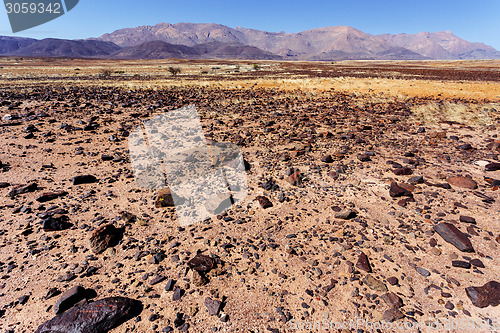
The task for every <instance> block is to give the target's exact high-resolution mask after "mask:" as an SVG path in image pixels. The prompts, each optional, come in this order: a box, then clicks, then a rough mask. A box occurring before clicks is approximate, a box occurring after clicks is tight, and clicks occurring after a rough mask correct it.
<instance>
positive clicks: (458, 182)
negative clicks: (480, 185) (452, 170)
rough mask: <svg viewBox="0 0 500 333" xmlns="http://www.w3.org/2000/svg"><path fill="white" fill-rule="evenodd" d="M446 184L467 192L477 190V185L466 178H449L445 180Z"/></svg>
mask: <svg viewBox="0 0 500 333" xmlns="http://www.w3.org/2000/svg"><path fill="white" fill-rule="evenodd" d="M447 181H448V183H449V184H450V185H452V186H456V187H461V188H466V189H469V190H475V189H476V188H477V183H476V182H475V181H473V180H472V179H470V178H467V177H461V176H456V177H450V178H448V179H447Z"/></svg>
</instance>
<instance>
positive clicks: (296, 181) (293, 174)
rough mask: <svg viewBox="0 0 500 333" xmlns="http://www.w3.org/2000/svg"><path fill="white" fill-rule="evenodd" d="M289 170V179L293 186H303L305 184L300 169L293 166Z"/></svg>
mask: <svg viewBox="0 0 500 333" xmlns="http://www.w3.org/2000/svg"><path fill="white" fill-rule="evenodd" d="M289 170H290V172H289V175H288V178H287V181H288V182H289V183H290V184H292V185H293V186H298V187H301V186H302V185H303V184H302V174H301V173H300V170H299V169H294V168H291V169H289ZM287 173H288V172H287Z"/></svg>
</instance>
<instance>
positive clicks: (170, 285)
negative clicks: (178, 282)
mask: <svg viewBox="0 0 500 333" xmlns="http://www.w3.org/2000/svg"><path fill="white" fill-rule="evenodd" d="M174 284H175V281H174V280H172V279H168V281H167V283H166V284H165V290H166V291H172V290H173V289H174Z"/></svg>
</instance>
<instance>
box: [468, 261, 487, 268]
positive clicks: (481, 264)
mask: <svg viewBox="0 0 500 333" xmlns="http://www.w3.org/2000/svg"><path fill="white" fill-rule="evenodd" d="M470 263H471V265H472V266H475V267H479V268H485V267H484V264H483V262H482V261H481V260H479V259H472V260H471V261H470Z"/></svg>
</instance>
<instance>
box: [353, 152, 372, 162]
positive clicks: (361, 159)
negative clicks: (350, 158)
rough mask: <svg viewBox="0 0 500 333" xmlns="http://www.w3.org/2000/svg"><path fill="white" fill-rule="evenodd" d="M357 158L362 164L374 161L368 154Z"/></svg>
mask: <svg viewBox="0 0 500 333" xmlns="http://www.w3.org/2000/svg"><path fill="white" fill-rule="evenodd" d="M357 157H358V160H360V161H361V162H370V161H371V160H372V159H371V158H370V156H369V155H367V154H359V155H358V156H357Z"/></svg>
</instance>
